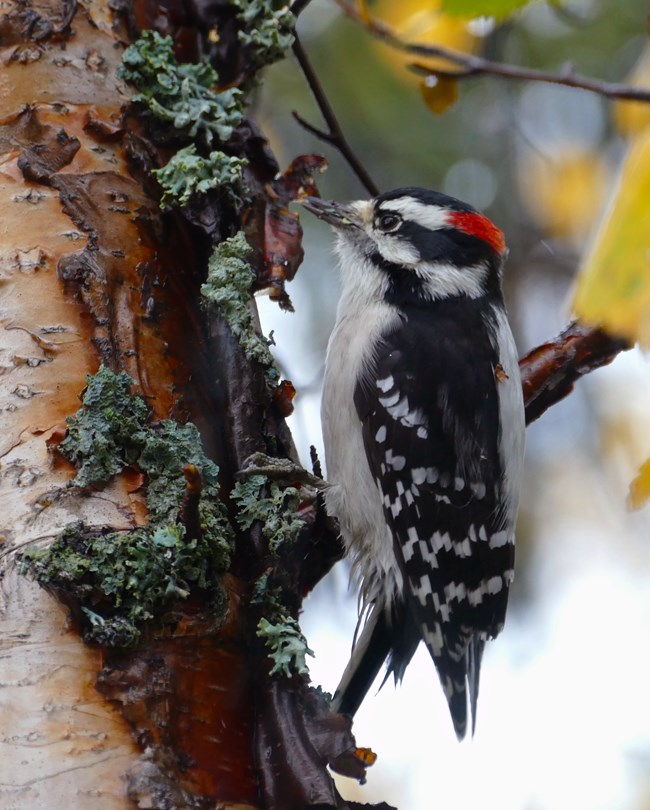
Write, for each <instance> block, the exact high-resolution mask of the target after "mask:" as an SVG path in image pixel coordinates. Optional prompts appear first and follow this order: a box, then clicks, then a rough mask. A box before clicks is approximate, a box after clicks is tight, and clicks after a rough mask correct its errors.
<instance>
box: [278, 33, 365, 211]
mask: <svg viewBox="0 0 650 810" xmlns="http://www.w3.org/2000/svg"><path fill="white" fill-rule="evenodd" d="M293 53H294V55H295V57H296V59H297V60H298V64H299V65H300V69H301V70H302V72H303V75H304V77H305V79H306V80H307V84H308V85H309V89H310V90H311V92H312V94H313V96H314V99H315V100H316V104H318V109H319V110H320V111H321V115H322V116H323V118H324V119H325V123H326V124H327V132H325V131H323V130H321V129H318V128H317V127H315V126H313V125H312V124H310V123H308V122H307V121H305V120H304V118H302V117H301V116H300V115H298V113H297V112H294V113H293V117H294V118H295V119H296V121H297V122H298V123H299V124H300V125H301V126H303V127H304V128H305V129H306V130H307V131H308V132H311V134H312V135H314V136H316V137H317V138H319V139H320V140H322V141H325V142H326V143H329V144H330V145H331V146H334V147H335V148H336V149H338V151H339V152H340V153H341V154H342V155H343V157H344V158H345V160H346V161H347V162H348V165H349V166H350V168H351V169H352V171H353V172H354V173H355V174H356V176H357V177H358V178H359V181H360V182H361V184H362V185H363V186H364V188H365V189H366V190H367V191H368V192H369V193H370V194H371V196H373V197H376V196H377V195H378V194H379V188H378V186H377V185H376V184H375V182H374V180H373V179H372V177H371V176H370V175H369V174H368V171H367V170H366V168H365V166H364V165H363V164H362V163H361V161H360V160H359V158H358V157H357V155H356V154H355V152H354V150H353V149H352V147H351V146H350V144H349V143H348V141H347V139H346V137H345V135H344V134H343V130H342V129H341V125H340V124H339V121H338V119H337V117H336V115H335V114H334V110H333V109H332V105H331V104H330V103H329V100H328V98H327V96H326V95H325V91H324V90H323V86H322V84H321V83H320V80H319V78H318V76H317V75H316V71H315V70H314V68H313V67H312V64H311V62H310V61H309V59H308V58H307V54H306V53H305V50H304V48H303V47H302V44H301V42H300V40H299V39H298V37H297V36H296V39H295V40H294V43H293Z"/></svg>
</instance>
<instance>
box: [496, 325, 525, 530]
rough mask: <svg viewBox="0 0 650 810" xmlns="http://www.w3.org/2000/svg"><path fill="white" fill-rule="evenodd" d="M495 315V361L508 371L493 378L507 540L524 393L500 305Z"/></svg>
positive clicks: (516, 490) (514, 505)
mask: <svg viewBox="0 0 650 810" xmlns="http://www.w3.org/2000/svg"><path fill="white" fill-rule="evenodd" d="M495 315H496V320H497V328H496V339H497V351H498V353H499V361H500V363H501V366H502V367H503V370H504V371H505V373H506V374H507V375H508V376H507V379H503V380H501V381H497V391H498V394H499V415H500V423H501V432H500V436H499V455H500V458H501V469H502V470H503V471H504V490H503V495H504V503H505V509H506V514H507V516H508V518H509V524H510V526H509V529H510V536H509V537H508V542H514V529H515V525H514V524H515V520H516V518H517V509H518V505H519V494H520V492H521V475H522V470H523V465H524V445H525V440H526V422H525V412H524V397H523V392H522V388H521V376H520V374H519V360H518V355H517V348H516V346H515V341H514V338H513V337H512V332H511V331H510V325H509V324H508V319H507V317H506V314H505V312H504V311H503V310H502V309H496V310H495Z"/></svg>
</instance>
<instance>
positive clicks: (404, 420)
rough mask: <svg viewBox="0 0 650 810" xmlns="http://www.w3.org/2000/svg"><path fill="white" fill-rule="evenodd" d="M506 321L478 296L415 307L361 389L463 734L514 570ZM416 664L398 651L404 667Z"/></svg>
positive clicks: (412, 587) (407, 577)
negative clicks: (505, 447)
mask: <svg viewBox="0 0 650 810" xmlns="http://www.w3.org/2000/svg"><path fill="white" fill-rule="evenodd" d="M496 328H497V323H496V320H495V321H494V322H491V321H490V320H489V319H486V318H485V310H483V313H481V312H480V311H479V308H478V307H477V306H476V305H475V303H474V302H473V301H472V300H469V299H464V300H463V301H458V302H444V303H441V304H440V306H438V307H435V311H432V308H429V307H427V308H422V309H417V308H413V309H411V310H409V311H408V312H407V313H406V315H405V316H403V317H402V320H401V323H400V325H399V326H398V327H397V328H396V329H394V330H393V331H391V332H390V333H388V334H386V335H384V336H383V338H384V339H383V341H382V343H381V345H380V347H379V351H378V352H377V354H376V356H375V358H374V362H373V364H372V366H371V368H370V369H369V370H368V373H367V374H365V375H364V378H363V379H362V380H361V381H360V382H359V383H358V385H357V389H356V392H355V405H356V408H357V413H358V415H359V418H360V419H361V422H362V430H363V439H364V446H365V450H366V454H367V458H368V462H369V465H370V469H371V472H372V474H373V476H374V477H375V480H376V482H377V485H378V487H379V489H380V492H381V495H382V498H383V506H384V514H385V517H386V521H387V523H388V525H389V527H390V529H391V531H392V535H393V541H394V548H395V555H396V558H397V560H398V563H399V565H400V568H401V570H402V574H403V578H404V600H405V602H406V603H407V605H408V609H409V611H410V618H412V619H413V620H414V623H415V626H416V627H417V629H418V630H419V633H420V635H421V638H422V639H423V640H424V642H425V643H426V645H427V648H428V649H429V652H430V654H431V656H432V658H433V660H434V663H435V665H436V668H437V670H438V673H439V676H440V680H441V683H442V686H443V689H444V692H445V695H446V697H447V700H448V702H449V707H450V711H451V714H452V718H453V721H454V726H455V729H456V733H457V734H458V736H459V737H462V736H464V734H465V732H466V727H467V697H466V695H467V692H466V689H467V682H468V681H469V694H470V703H471V706H472V715H473V716H474V714H475V706H476V697H477V692H478V677H479V667H480V659H481V654H482V651H483V645H484V642H485V640H486V639H488V638H491V637H494V636H496V635H497V634H498V633H499V631H500V630H501V628H502V626H503V622H504V617H505V610H506V603H507V598H508V588H509V585H510V582H511V580H512V576H513V562H514V535H513V525H512V524H513V522H514V515H513V514H511V513H510V512H511V511H512V510H511V509H509V499H508V498H507V497H506V495H507V493H506V492H505V490H506V487H507V483H506V477H507V476H506V473H507V471H506V470H505V469H504V466H505V464H506V463H507V462H506V461H504V458H503V457H502V453H501V452H500V441H501V433H502V427H501V408H500V392H499V390H498V386H499V385H501V384H502V383H501V382H500V380H504V381H505V380H507V370H504V369H502V367H501V365H500V362H501V360H500V357H499V340H498V336H497V334H496ZM516 384H517V385H518V382H517V383H516ZM411 654H412V652H411ZM407 663H408V661H405V662H403V666H401V665H400V661H399V660H398V659H396V655H395V651H393V655H392V658H391V662H390V665H391V667H392V668H393V670H395V672H396V674H399V675H401V674H402V673H403V669H404V668H405V666H406V664H407ZM400 670H401V672H400Z"/></svg>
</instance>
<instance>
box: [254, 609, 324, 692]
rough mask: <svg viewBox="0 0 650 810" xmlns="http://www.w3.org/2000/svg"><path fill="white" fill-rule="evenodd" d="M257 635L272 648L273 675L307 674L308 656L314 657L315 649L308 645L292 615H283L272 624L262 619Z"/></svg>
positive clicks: (270, 656)
mask: <svg viewBox="0 0 650 810" xmlns="http://www.w3.org/2000/svg"><path fill="white" fill-rule="evenodd" d="M257 635H258V636H259V637H260V638H263V639H264V642H265V644H266V646H267V647H268V648H269V649H270V653H269V658H270V659H271V660H272V661H273V667H272V669H271V672H270V674H271V675H285V676H286V677H287V678H290V677H291V676H292V675H296V674H298V675H307V674H308V673H309V668H308V667H307V661H306V656H308V655H311V656H312V658H313V657H314V653H313V650H310V649H309V647H308V646H307V639H306V638H305V637H304V636H303V634H302V633H301V631H300V626H299V625H298V622H297V621H296V620H295V619H292V618H291V616H281V617H280V619H279V621H277V622H276V623H275V624H272V623H271V622H269V621H268V620H267V619H260V621H259V624H258V625H257Z"/></svg>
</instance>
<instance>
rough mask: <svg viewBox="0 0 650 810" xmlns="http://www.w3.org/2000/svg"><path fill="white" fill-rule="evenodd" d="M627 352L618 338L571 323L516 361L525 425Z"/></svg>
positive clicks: (625, 345) (627, 345) (624, 343)
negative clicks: (524, 409) (517, 363)
mask: <svg viewBox="0 0 650 810" xmlns="http://www.w3.org/2000/svg"><path fill="white" fill-rule="evenodd" d="M629 348H631V347H630V345H629V343H627V342H626V341H624V340H622V339H621V338H616V337H612V336H611V335H608V334H606V333H605V332H603V331H602V330H601V329H595V328H592V327H588V326H583V325H582V324H579V323H577V322H574V323H572V324H569V326H567V328H566V329H565V330H564V331H563V332H561V333H560V334H559V335H558V336H557V337H556V338H555V339H554V340H551V341H549V342H548V343H542V344H541V346H537V347H536V348H535V349H533V350H532V351H530V352H529V353H528V354H527V355H526V356H525V357H522V358H521V360H520V361H519V369H520V371H521V383H522V387H523V389H524V404H525V407H526V423H527V424H530V423H531V422H534V421H535V420H536V419H539V417H540V416H541V415H542V414H543V413H544V411H546V410H547V409H548V408H550V407H551V405H555V403H556V402H559V401H560V400H561V399H564V397H566V396H567V395H568V394H570V393H571V391H572V390H573V386H574V384H575V382H576V381H577V380H579V379H580V377H583V376H584V375H585V374H588V373H589V372H590V371H595V370H596V369H597V368H601V367H602V366H606V365H607V364H608V363H611V362H612V360H613V359H614V358H615V357H616V355H617V354H618V353H619V352H621V351H624V350H626V349H629Z"/></svg>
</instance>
